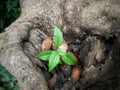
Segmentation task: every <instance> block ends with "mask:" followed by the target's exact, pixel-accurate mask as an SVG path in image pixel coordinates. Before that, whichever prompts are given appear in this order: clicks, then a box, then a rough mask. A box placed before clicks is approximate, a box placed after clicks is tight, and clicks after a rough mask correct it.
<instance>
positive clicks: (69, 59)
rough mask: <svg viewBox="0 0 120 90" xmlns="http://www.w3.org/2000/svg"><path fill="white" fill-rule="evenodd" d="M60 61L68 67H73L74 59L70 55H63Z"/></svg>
mask: <svg viewBox="0 0 120 90" xmlns="http://www.w3.org/2000/svg"><path fill="white" fill-rule="evenodd" d="M62 60H63V62H64V63H66V64H68V65H74V64H75V58H74V56H73V55H72V54H70V53H66V54H65V55H63V56H62Z"/></svg>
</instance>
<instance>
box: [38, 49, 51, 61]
mask: <svg viewBox="0 0 120 90" xmlns="http://www.w3.org/2000/svg"><path fill="white" fill-rule="evenodd" d="M51 53H52V51H51V50H47V51H43V52H40V53H39V54H38V58H39V59H42V60H48V58H49V56H50V54H51Z"/></svg>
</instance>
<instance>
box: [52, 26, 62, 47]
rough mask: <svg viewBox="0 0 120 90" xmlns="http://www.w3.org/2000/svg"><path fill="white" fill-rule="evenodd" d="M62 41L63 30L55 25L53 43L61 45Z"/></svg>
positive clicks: (57, 45)
mask: <svg viewBox="0 0 120 90" xmlns="http://www.w3.org/2000/svg"><path fill="white" fill-rule="evenodd" d="M61 42H62V32H61V31H60V29H59V28H58V27H57V26H54V37H53V45H54V46H56V47H59V46H60V45H61Z"/></svg>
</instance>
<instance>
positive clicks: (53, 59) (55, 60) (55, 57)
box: [48, 51, 60, 72]
mask: <svg viewBox="0 0 120 90" xmlns="http://www.w3.org/2000/svg"><path fill="white" fill-rule="evenodd" d="M59 62H60V57H59V54H58V52H57V51H52V53H51V55H50V57H49V65H48V67H49V72H50V71H52V70H53V69H54V68H55V67H56V66H57V65H58V64H59Z"/></svg>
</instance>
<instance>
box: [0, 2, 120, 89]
mask: <svg viewBox="0 0 120 90" xmlns="http://www.w3.org/2000/svg"><path fill="white" fill-rule="evenodd" d="M20 5H21V9H22V13H21V15H20V17H19V18H18V19H17V20H16V21H15V22H13V23H12V24H11V25H10V26H9V27H7V28H6V31H5V32H4V33H2V34H0V61H1V63H2V64H3V65H4V66H5V67H6V68H7V69H8V70H9V71H10V72H11V73H12V74H13V75H14V76H16V78H17V80H18V83H19V86H20V90H48V89H49V88H48V84H47V80H48V78H46V77H48V76H49V73H48V72H47V68H46V66H45V65H44V64H43V62H41V61H40V60H38V58H37V54H38V53H39V52H40V51H41V48H40V46H41V43H42V40H43V39H44V38H46V37H48V36H52V29H53V26H54V25H57V26H58V27H59V28H60V29H61V30H62V32H63V33H64V36H65V38H67V42H68V43H70V45H71V46H73V47H74V46H75V47H76V45H74V44H73V43H78V44H77V49H79V51H77V56H78V57H79V59H80V62H81V63H82V68H83V72H82V75H81V78H80V80H79V81H78V82H77V83H76V84H75V85H72V84H71V83H70V82H66V83H65V84H64V85H63V86H62V87H61V88H55V90H69V89H71V88H72V90H86V89H89V90H104V89H109V90H110V89H111V90H113V89H116V90H118V89H120V70H119V66H120V1H119V0H31V1H30V0H20ZM72 42H73V43H72ZM81 43H82V46H81Z"/></svg>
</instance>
